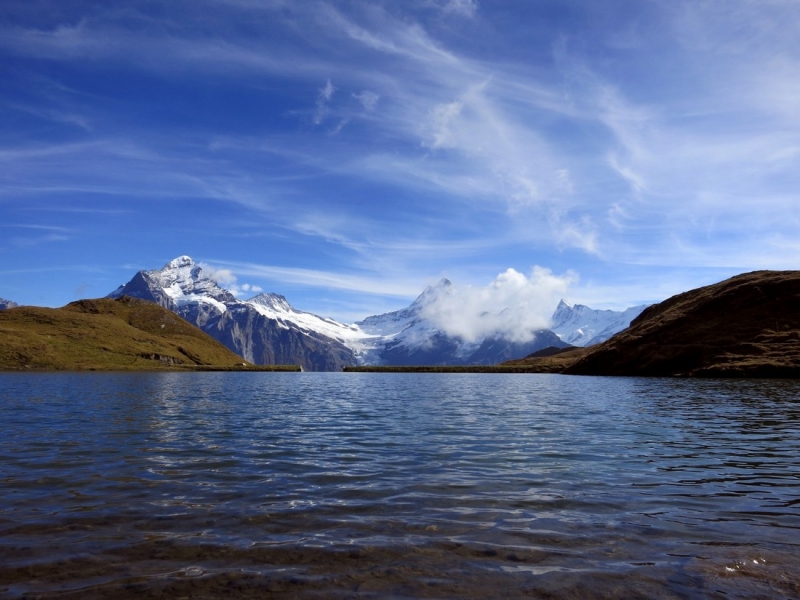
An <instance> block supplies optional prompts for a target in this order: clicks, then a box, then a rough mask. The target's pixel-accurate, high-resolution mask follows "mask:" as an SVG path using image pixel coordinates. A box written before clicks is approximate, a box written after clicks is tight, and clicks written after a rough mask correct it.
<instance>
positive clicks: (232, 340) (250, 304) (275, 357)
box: [109, 256, 357, 371]
mask: <svg viewBox="0 0 800 600" xmlns="http://www.w3.org/2000/svg"><path fill="white" fill-rule="evenodd" d="M123 295H128V296H134V297H136V298H144V299H145V300H150V301H152V302H156V303H158V304H160V305H161V306H163V307H165V308H168V309H169V310H171V311H173V312H175V313H177V314H178V315H180V316H181V317H183V318H184V319H186V320H187V321H189V322H190V323H193V324H195V325H197V326H198V327H199V328H200V329H202V330H203V331H205V332H206V333H208V334H209V335H210V336H211V337H213V338H215V339H217V340H219V341H220V342H222V343H223V344H224V345H225V346H227V347H228V348H230V349H231V350H233V351H234V352H236V353H237V354H239V355H240V356H242V357H243V358H244V359H246V360H248V361H250V362H253V363H256V364H299V365H302V366H303V368H305V369H307V370H311V371H339V370H341V369H342V367H344V366H345V365H352V364H355V363H357V359H356V357H355V355H354V354H353V352H352V350H350V348H348V347H347V346H345V345H344V344H343V343H342V341H341V340H340V339H337V338H332V337H329V336H328V335H326V333H327V332H330V331H337V332H338V331H339V330H340V329H341V331H342V333H343V335H342V337H348V334H351V335H350V337H352V330H351V329H348V326H340V324H338V323H335V322H334V321H331V320H329V319H323V318H322V317H317V316H316V315H311V314H310V313H304V312H301V311H297V310H295V309H294V308H292V306H291V305H289V303H288V302H287V301H286V299H285V298H283V297H282V296H278V295H276V294H262V295H260V296H256V297H255V298H253V299H251V300H249V301H242V300H238V299H237V298H236V297H235V296H234V295H233V294H232V293H230V292H229V291H228V290H225V289H223V288H222V287H220V286H219V284H218V283H217V282H216V281H215V280H214V278H213V276H212V274H211V273H209V272H207V271H206V270H204V269H203V267H202V266H201V265H198V264H197V263H195V262H194V261H193V260H192V259H191V258H189V257H188V256H180V257H178V258H176V259H174V260H171V261H170V262H168V263H167V264H166V265H164V267H163V268H161V269H156V270H152V271H139V272H138V273H137V274H136V275H134V276H133V278H132V279H131V280H130V281H129V282H128V283H126V284H125V285H122V286H120V287H119V288H117V289H116V290H115V291H114V292H112V293H111V294H109V296H110V297H112V298H118V297H120V296H123ZM339 326H340V327H339Z"/></svg>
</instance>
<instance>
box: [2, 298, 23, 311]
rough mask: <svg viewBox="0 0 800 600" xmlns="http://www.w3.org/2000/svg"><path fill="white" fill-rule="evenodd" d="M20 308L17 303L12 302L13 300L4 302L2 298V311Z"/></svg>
mask: <svg viewBox="0 0 800 600" xmlns="http://www.w3.org/2000/svg"><path fill="white" fill-rule="evenodd" d="M17 306H19V304H17V303H16V302H12V301H11V300H4V299H3V298H0V310H4V309H6V308H15V307H17Z"/></svg>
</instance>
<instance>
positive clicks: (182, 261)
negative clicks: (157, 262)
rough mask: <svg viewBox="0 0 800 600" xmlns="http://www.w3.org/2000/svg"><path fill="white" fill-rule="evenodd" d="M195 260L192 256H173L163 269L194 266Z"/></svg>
mask: <svg viewBox="0 0 800 600" xmlns="http://www.w3.org/2000/svg"><path fill="white" fill-rule="evenodd" d="M194 265H195V262H194V261H193V260H192V258H191V257H190V256H186V255H185V254H184V255H183V256H179V257H178V258H173V259H172V260H171V261H169V262H168V263H167V264H165V265H164V268H163V269H161V270H162V271H166V270H167V269H180V268H182V267H193V266H194Z"/></svg>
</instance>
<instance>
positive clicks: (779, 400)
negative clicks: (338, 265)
mask: <svg viewBox="0 0 800 600" xmlns="http://www.w3.org/2000/svg"><path fill="white" fill-rule="evenodd" d="M798 392H800V384H797V383H794V382H789V381H756V380H754V381H713V380H704V381H686V380H672V379H633V378H631V379H628V378H609V379H605V378H580V377H563V376H548V375H469V374H461V375H459V374H453V375H443V374H431V375H425V374H414V375H401V374H368V373H365V374H357V373H348V374H342V373H327V374H314V373H303V374H292V373H258V374H256V373H158V374H49V375H43V374H37V375H31V374H5V375H0V408H2V411H3V413H2V414H3V421H2V422H3V435H2V437H0V482H2V496H0V597H9V598H17V597H31V598H33V597H37V596H39V595H42V594H44V595H45V596H44V597H59V598H105V597H112V596H113V597H115V598H119V597H123V598H124V597H137V598H139V597H144V598H147V597H153V598H155V597H197V598H201V597H202V598H214V597H219V596H230V597H243V598H248V597H253V598H261V597H265V596H270V597H298V596H309V597H311V596H323V597H336V596H345V597H362V596H363V597H386V596H391V597H398V598H403V597H409V598H414V597H496V596H498V595H504V596H508V597H564V598H603V597H624V598H653V597H661V598H717V597H718V598H784V597H800V575H798V574H797V573H800V568H798V566H800V565H798V563H800V560H798V558H797V557H798V556H800V553H798V550H800V548H799V547H798V546H799V545H800V394H798ZM499 590H502V594H500V592H499Z"/></svg>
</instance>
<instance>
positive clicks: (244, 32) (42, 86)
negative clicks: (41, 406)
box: [0, 0, 800, 320]
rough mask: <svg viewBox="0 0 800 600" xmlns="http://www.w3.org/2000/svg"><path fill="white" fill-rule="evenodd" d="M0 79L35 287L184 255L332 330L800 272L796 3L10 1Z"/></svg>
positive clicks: (11, 261)
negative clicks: (493, 299) (502, 301)
mask: <svg viewBox="0 0 800 600" xmlns="http://www.w3.org/2000/svg"><path fill="white" fill-rule="evenodd" d="M0 81H2V84H1V85H0V123H2V127H0V157H1V160H2V162H1V163H0V164H2V168H0V296H2V297H5V298H9V299H12V300H15V301H17V302H20V303H25V304H38V305H47V306H60V305H63V304H65V303H67V302H69V301H71V300H74V299H77V298H80V297H97V296H103V295H105V294H107V293H108V292H110V291H111V290H113V289H114V288H115V287H117V285H119V284H120V283H123V282H125V281H127V280H128V279H130V277H131V276H132V275H133V274H134V273H135V272H136V271H137V270H139V269H152V268H159V267H161V266H162V265H163V264H164V263H165V262H167V261H168V260H170V259H171V258H174V257H176V256H179V255H182V254H188V255H190V256H192V257H193V258H195V260H197V261H202V262H203V263H205V264H208V265H210V266H212V267H214V268H216V269H219V270H220V272H221V273H224V274H225V276H226V277H227V281H229V282H230V281H232V279H231V278H232V277H235V278H236V285H238V286H239V287H240V288H244V287H246V286H257V287H260V288H263V289H264V290H267V291H274V292H278V293H282V294H284V295H285V296H287V298H288V299H289V300H290V302H292V304H293V305H295V306H296V307H298V308H301V309H304V310H309V311H312V312H317V313H319V314H323V315H329V316H333V317H336V318H339V319H342V320H354V319H356V318H358V317H363V316H366V315H369V314H375V313H379V312H383V311H386V310H391V309H396V308H400V307H403V306H405V305H407V304H408V303H409V301H410V300H411V299H413V298H414V297H415V296H416V295H417V294H418V293H419V292H420V291H421V290H422V289H423V288H424V287H425V285H428V284H430V283H433V282H435V281H436V280H438V279H439V278H440V277H442V276H447V277H449V278H450V279H451V280H453V281H456V282H459V283H460V284H462V285H466V286H474V287H475V289H480V290H484V291H486V290H488V291H489V292H491V290H493V289H495V288H498V287H502V282H503V281H506V280H508V279H509V277H508V276H503V275H501V274H503V273H508V269H513V270H514V273H515V277H513V278H512V279H515V280H517V281H519V277H518V276H521V277H522V278H523V279H525V278H527V283H528V284H531V285H534V284H536V283H537V282H539V281H541V280H542V273H543V271H542V269H546V270H549V272H550V275H549V278H547V281H549V282H550V283H551V284H553V282H555V283H554V284H553V286H552V287H553V289H557V290H558V291H559V294H560V293H561V292H564V294H565V295H566V297H567V300H568V301H571V302H582V303H585V304H589V305H590V306H593V307H596V308H624V307H627V306H631V305H634V304H640V303H644V302H655V301H660V300H662V299H664V298H666V297H668V296H670V295H672V294H675V293H678V292H681V291H685V290H687V289H690V288H693V287H697V286H699V285H704V284H708V283H713V282H715V281H719V280H721V279H724V278H726V277H728V276H731V275H734V274H736V273H740V272H743V271H749V270H754V269H796V268H798V262H800V261H799V260H798V259H799V258H800V235H799V234H800V197H799V195H798V194H799V192H798V191H799V190H800V2H797V1H796V0H783V1H782V0H760V1H755V0H751V1H748V0H718V1H715V0H689V1H683V0H663V1H660V0H636V1H616V0H608V1H604V2H595V1H590V0H581V1H578V0H558V1H547V0H536V1H534V0H529V1H523V0H516V1H512V0H495V1H492V2H489V1H488V0H484V1H481V0H404V1H399V0H395V1H384V2H380V1H374V0H373V1H369V2H360V1H348V0H343V1H335V2H334V1H330V2H326V1H308V2H306V1H303V0H292V1H282V0H171V1H170V2H161V1H154V0H153V1H147V0H131V1H127V2H124V3H123V2H117V3H112V2H94V1H92V2H89V1H86V2H84V1H81V0H4V2H3V3H2V4H1V5H0ZM537 267H540V268H537ZM498 276H499V277H498ZM523 283H524V282H523ZM562 284H563V285H562ZM522 287H523V288H524V287H525V286H524V285H523V286H522ZM499 297H503V296H502V294H501V295H500V296H499ZM498 308H502V307H498Z"/></svg>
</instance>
